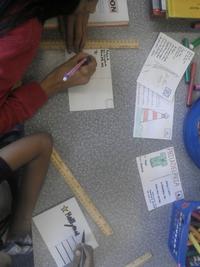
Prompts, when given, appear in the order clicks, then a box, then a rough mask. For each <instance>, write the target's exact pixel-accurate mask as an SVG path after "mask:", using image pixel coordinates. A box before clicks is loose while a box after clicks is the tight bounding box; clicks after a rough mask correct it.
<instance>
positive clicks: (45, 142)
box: [40, 133, 53, 152]
mask: <svg viewBox="0 0 200 267" xmlns="http://www.w3.org/2000/svg"><path fill="white" fill-rule="evenodd" d="M40 138H41V139H40V141H41V143H42V146H43V149H45V150H46V151H49V152H51V151H52V148H53V138H52V136H51V135H50V134H49V133H42V134H41V137H40Z"/></svg>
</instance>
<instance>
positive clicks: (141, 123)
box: [133, 83, 174, 140]
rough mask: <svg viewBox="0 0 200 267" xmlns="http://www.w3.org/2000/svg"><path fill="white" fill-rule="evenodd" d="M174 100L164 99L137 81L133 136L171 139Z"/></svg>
mask: <svg viewBox="0 0 200 267" xmlns="http://www.w3.org/2000/svg"><path fill="white" fill-rule="evenodd" d="M173 116H174V100H173V101H172V102H170V101H167V100H165V99H164V98H162V97H161V96H160V95H158V94H156V93H154V92H153V91H151V90H150V89H149V88H147V87H145V86H143V85H141V84H139V83H137V92H136V103H135V120H134V131H133V136H134V137H138V138H152V139H166V140H171V139H172V130H173Z"/></svg>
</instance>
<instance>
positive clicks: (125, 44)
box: [40, 39, 139, 50]
mask: <svg viewBox="0 0 200 267" xmlns="http://www.w3.org/2000/svg"><path fill="white" fill-rule="evenodd" d="M40 47H41V48H43V49H49V50H54V49H55V50H61V49H63V50H64V49H66V45H65V43H64V41H63V40H61V39H55V40H42V41H41V44H40ZM106 48H109V49H125V48H127V49H135V48H139V42H138V41H137V40H87V42H86V44H85V49H106Z"/></svg>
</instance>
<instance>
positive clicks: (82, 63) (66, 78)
mask: <svg viewBox="0 0 200 267" xmlns="http://www.w3.org/2000/svg"><path fill="white" fill-rule="evenodd" d="M89 61H90V57H89V56H87V57H85V58H83V59H82V60H81V61H80V62H79V63H78V64H77V65H76V66H75V67H73V68H72V69H71V70H70V71H68V72H65V74H64V76H63V81H64V82H66V81H67V80H69V78H71V77H72V76H73V75H74V74H75V73H76V72H77V71H78V70H79V69H80V68H81V66H83V65H84V64H85V63H86V62H89Z"/></svg>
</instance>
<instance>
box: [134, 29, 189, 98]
mask: <svg viewBox="0 0 200 267" xmlns="http://www.w3.org/2000/svg"><path fill="white" fill-rule="evenodd" d="M193 56H194V52H193V51H191V50H190V49H188V48H186V47H184V46H183V45H182V44H180V43H178V42H177V41H175V40H173V39H172V38H170V37H168V36H167V35H165V34H164V33H160V34H159V36H158V39H157V41H156V42H155V44H154V46H153V48H152V50H151V52H150V54H149V56H148V58H147V60H146V62H145V64H144V66H143V68H142V71H141V73H140V75H139V77H138V79H137V82H138V83H141V84H142V85H144V86H146V87H147V88H150V89H151V90H152V91H154V92H156V93H157V94H159V95H161V96H162V97H164V98H165V99H167V100H170V101H172V99H173V98H174V94H175V91H176V88H177V86H178V84H179V82H180V80H181V78H182V77H183V75H184V73H185V71H186V69H187V67H188V66H189V64H190V63H191V60H192V58H193Z"/></svg>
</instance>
